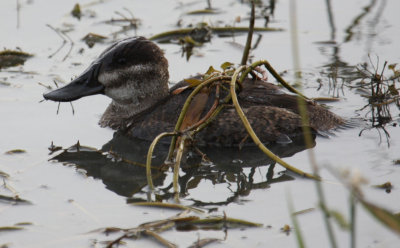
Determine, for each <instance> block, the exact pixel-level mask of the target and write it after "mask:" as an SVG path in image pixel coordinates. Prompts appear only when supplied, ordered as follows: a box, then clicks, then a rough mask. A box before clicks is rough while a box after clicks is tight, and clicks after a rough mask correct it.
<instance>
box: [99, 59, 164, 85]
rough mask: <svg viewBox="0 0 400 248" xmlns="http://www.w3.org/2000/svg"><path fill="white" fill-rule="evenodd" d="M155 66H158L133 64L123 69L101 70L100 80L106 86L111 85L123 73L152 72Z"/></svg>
mask: <svg viewBox="0 0 400 248" xmlns="http://www.w3.org/2000/svg"><path fill="white" fill-rule="evenodd" d="M155 68H156V67H155V66H154V65H152V64H144V65H142V64H139V65H133V66H130V67H127V68H124V69H121V70H113V71H105V72H100V75H99V76H98V80H99V82H100V83H101V84H102V85H104V86H109V85H110V86H111V85H112V84H113V82H114V81H116V80H118V79H119V77H120V75H121V74H124V75H135V74H143V73H148V72H151V71H153V70H154V69H155Z"/></svg>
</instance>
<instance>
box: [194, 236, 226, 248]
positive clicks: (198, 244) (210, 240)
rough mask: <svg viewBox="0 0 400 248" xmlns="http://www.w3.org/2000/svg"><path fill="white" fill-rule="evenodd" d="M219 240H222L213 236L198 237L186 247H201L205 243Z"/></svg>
mask: <svg viewBox="0 0 400 248" xmlns="http://www.w3.org/2000/svg"><path fill="white" fill-rule="evenodd" d="M220 241H224V240H222V239H215V238H205V239H199V240H197V241H196V242H194V243H193V244H192V245H191V246H189V247H188V248H201V247H204V246H206V245H209V244H212V243H217V242H220Z"/></svg>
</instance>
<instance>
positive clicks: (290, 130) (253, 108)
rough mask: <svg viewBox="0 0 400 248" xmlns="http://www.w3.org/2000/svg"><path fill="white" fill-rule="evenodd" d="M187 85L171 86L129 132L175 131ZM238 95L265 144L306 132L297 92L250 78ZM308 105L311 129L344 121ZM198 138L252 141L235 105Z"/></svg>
mask: <svg viewBox="0 0 400 248" xmlns="http://www.w3.org/2000/svg"><path fill="white" fill-rule="evenodd" d="M185 86H187V84H186V83H185V82H181V83H179V84H177V85H176V86H174V87H173V88H171V94H170V96H169V97H168V98H166V99H164V100H163V101H161V102H160V103H159V104H157V106H154V108H152V109H151V110H148V111H147V112H146V113H143V114H142V115H141V116H137V117H136V118H135V119H134V120H133V124H132V125H131V127H130V128H129V134H130V135H131V136H133V137H136V138H140V139H144V140H152V139H154V138H155V137H156V136H157V135H158V134H160V133H162V132H169V131H173V130H174V127H175V124H176V121H177V119H178V117H179V114H180V112H181V109H182V107H183V104H184V102H185V101H186V99H187V97H188V96H189V94H190V93H191V91H192V88H187V89H184V90H182V91H181V90H179V89H183V87H185ZM177 92H179V93H177ZM214 97H215V92H210V93H209V97H208V99H207V101H206V104H205V106H204V109H202V116H204V115H205V114H206V113H207V112H208V111H209V109H210V108H211V106H212V105H213V103H214V99H215V98H214ZM238 97H239V101H240V104H241V106H242V108H243V111H244V113H245V115H246V116H247V118H248V120H249V122H250V124H251V125H252V127H253V129H254V131H255V132H256V134H257V135H258V136H259V138H260V140H261V141H262V142H263V143H269V142H290V141H291V140H292V139H296V138H299V136H301V135H302V134H303V133H302V122H301V117H300V115H299V114H298V112H299V111H298V107H297V106H298V105H297V97H296V96H295V95H289V94H286V93H284V92H283V91H281V90H280V88H279V87H277V86H275V85H273V84H270V83H266V82H263V81H258V80H257V81H254V80H250V79H248V80H245V82H244V83H243V89H242V91H241V92H240V93H239V95H238ZM221 98H223V96H222V97H221ZM307 108H308V111H309V116H310V128H311V130H312V131H315V130H328V129H331V128H334V127H336V126H338V125H341V124H342V123H343V120H342V119H341V118H340V117H338V116H336V115H334V114H333V113H331V112H330V111H328V110H327V109H325V108H323V107H321V106H319V105H317V104H312V103H307ZM195 140H196V144H198V145H200V146H237V145H250V144H252V141H251V139H250V138H249V137H248V135H247V131H246V130H245V128H244V126H243V124H242V122H241V120H240V118H239V116H238V115H237V113H236V110H235V109H234V107H233V106H227V107H225V108H224V109H223V111H222V112H221V113H219V115H218V116H217V117H216V119H215V120H213V122H211V123H210V124H209V125H208V126H207V127H206V128H205V129H204V130H202V131H201V132H199V133H198V134H196V137H195Z"/></svg>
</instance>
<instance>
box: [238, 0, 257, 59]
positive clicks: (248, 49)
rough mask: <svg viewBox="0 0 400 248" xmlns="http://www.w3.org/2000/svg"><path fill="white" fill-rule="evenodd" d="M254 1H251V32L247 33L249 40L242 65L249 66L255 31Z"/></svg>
mask: <svg viewBox="0 0 400 248" xmlns="http://www.w3.org/2000/svg"><path fill="white" fill-rule="evenodd" d="M254 20H255V17H254V1H251V15H250V26H249V32H248V33H247V40H246V46H245V48H244V51H243V56H242V63H241V64H242V65H246V64H247V60H248V58H249V53H250V49H251V40H252V38H253V31H254Z"/></svg>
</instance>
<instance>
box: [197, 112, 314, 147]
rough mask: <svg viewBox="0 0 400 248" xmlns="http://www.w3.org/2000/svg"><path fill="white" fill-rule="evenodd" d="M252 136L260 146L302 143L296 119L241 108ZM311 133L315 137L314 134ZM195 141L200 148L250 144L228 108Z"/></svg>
mask: <svg viewBox="0 0 400 248" xmlns="http://www.w3.org/2000/svg"><path fill="white" fill-rule="evenodd" d="M243 111H244V113H245V115H246V117H247V119H248V120H249V122H250V125H251V126H252V128H253V130H254V132H255V133H256V134H257V136H258V137H259V139H260V140H261V142H263V143H291V142H293V141H298V140H299V139H301V140H302V139H303V130H302V123H301V118H300V116H299V115H297V114H295V113H293V112H291V111H288V110H285V109H282V108H278V107H272V106H251V107H248V108H243ZM310 130H311V131H312V135H313V137H315V130H314V129H313V128H311V129H310ZM196 140H197V141H198V143H199V144H200V145H221V146H242V145H244V146H247V145H250V144H253V141H252V140H251V138H250V137H249V135H248V133H247V131H246V129H245V127H244V125H243V123H242V121H241V120H240V118H239V116H238V114H237V113H236V110H235V109H234V108H227V109H225V110H224V111H223V112H222V113H220V114H219V115H218V117H217V118H216V119H215V120H214V121H213V122H211V123H210V124H209V126H208V127H207V128H206V129H205V130H204V131H203V132H201V133H199V134H197V136H196Z"/></svg>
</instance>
